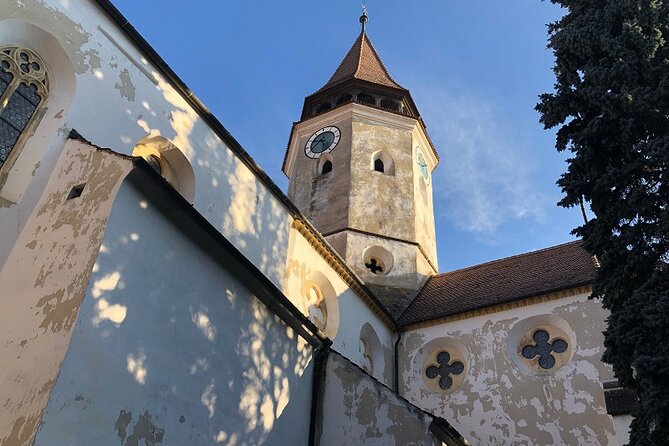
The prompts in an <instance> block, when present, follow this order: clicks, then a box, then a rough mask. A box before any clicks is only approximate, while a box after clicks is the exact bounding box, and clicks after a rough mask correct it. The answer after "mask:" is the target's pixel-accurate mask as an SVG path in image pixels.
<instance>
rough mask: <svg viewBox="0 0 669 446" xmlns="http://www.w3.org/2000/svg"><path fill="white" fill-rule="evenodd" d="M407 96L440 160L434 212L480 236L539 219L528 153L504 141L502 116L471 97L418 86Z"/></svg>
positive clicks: (540, 207) (538, 197) (541, 201)
mask: <svg viewBox="0 0 669 446" xmlns="http://www.w3.org/2000/svg"><path fill="white" fill-rule="evenodd" d="M416 87H418V88H416ZM412 91H413V92H414V96H415V97H416V102H417V103H418V104H420V108H421V114H422V115H423V116H424V117H425V120H426V121H427V122H428V124H429V129H428V131H429V132H430V135H431V137H432V139H433V141H434V143H435V146H436V147H437V150H439V152H440V156H441V163H440V165H439V167H438V168H437V170H436V171H435V178H434V188H435V190H434V192H435V209H436V210H437V211H438V212H441V213H445V214H446V217H447V218H448V219H450V220H451V221H452V222H453V224H454V226H456V227H457V228H459V229H462V230H465V231H468V232H473V233H478V234H479V235H482V236H486V235H491V234H493V233H495V231H496V230H497V229H498V228H499V226H500V225H502V224H504V223H507V222H510V221H514V220H528V219H529V220H535V221H540V220H541V219H542V218H543V217H544V215H545V213H544V209H543V204H544V203H545V202H546V200H545V199H544V198H543V195H544V193H543V192H542V191H539V190H537V189H536V188H535V187H533V184H532V181H531V175H532V173H533V166H532V164H533V163H532V161H531V160H530V159H529V156H528V155H529V154H530V151H529V148H527V147H522V146H521V145H519V144H517V143H516V142H514V141H512V140H511V139H510V138H509V137H508V136H507V133H506V132H505V131H504V130H503V128H504V126H502V125H501V124H500V122H499V121H500V119H499V118H498V117H499V116H501V113H502V112H500V111H499V110H495V107H494V106H493V105H492V104H491V103H489V102H486V101H482V100H480V99H479V98H476V97H475V96H474V95H467V94H463V93H453V92H450V91H447V90H446V89H444V88H431V87H428V86H422V87H421V86H420V84H418V85H415V86H414V87H413V88H412ZM502 121H503V120H502Z"/></svg>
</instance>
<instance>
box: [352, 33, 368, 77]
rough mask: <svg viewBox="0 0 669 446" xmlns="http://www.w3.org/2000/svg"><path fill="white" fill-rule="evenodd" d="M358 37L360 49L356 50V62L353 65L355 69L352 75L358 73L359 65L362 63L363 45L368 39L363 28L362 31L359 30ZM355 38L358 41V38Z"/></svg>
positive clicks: (355, 75) (354, 75)
mask: <svg viewBox="0 0 669 446" xmlns="http://www.w3.org/2000/svg"><path fill="white" fill-rule="evenodd" d="M358 38H359V39H360V51H358V64H357V66H356V67H355V71H354V72H353V77H357V76H358V73H359V72H360V65H362V51H363V46H364V45H365V40H368V39H367V34H366V33H365V30H364V29H363V30H362V31H360V35H359V36H358ZM355 40H356V42H357V41H358V39H355ZM353 44H354V45H355V42H353Z"/></svg>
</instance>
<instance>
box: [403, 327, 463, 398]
mask: <svg viewBox="0 0 669 446" xmlns="http://www.w3.org/2000/svg"><path fill="white" fill-rule="evenodd" d="M444 351H445V352H448V354H449V355H450V357H451V361H450V362H451V363H453V362H455V361H460V362H461V363H462V365H463V366H464V370H463V371H462V373H460V374H459V375H450V376H451V379H452V381H453V384H451V387H449V388H448V389H442V388H441V386H440V385H439V378H432V379H430V378H428V377H427V375H426V370H427V369H428V367H430V366H436V367H439V363H438V362H437V355H439V353H441V352H444ZM470 356H471V354H470V352H469V349H468V348H467V347H466V346H465V345H464V344H463V343H462V342H460V341H459V340H457V339H455V338H450V337H443V338H436V339H432V340H431V341H429V342H428V343H427V344H425V345H424V346H422V347H421V348H419V349H418V352H417V353H416V356H415V360H414V367H417V368H418V373H420V377H421V382H422V383H423V387H424V388H426V389H427V390H428V391H430V392H432V393H440V394H451V393H455V392H457V391H458V390H460V388H461V387H462V385H463V384H464V383H465V381H466V379H467V374H468V373H469V359H470Z"/></svg>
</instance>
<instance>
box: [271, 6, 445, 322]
mask: <svg viewBox="0 0 669 446" xmlns="http://www.w3.org/2000/svg"><path fill="white" fill-rule="evenodd" d="M360 21H361V22H362V25H363V26H362V32H361V33H360V35H358V37H357V39H356V40H355V42H354V43H353V46H352V47H351V49H350V50H349V52H348V53H347V54H346V57H344V59H343V61H342V62H341V63H340V64H339V67H338V68H337V69H336V71H335V72H334V74H333V75H332V77H331V78H330V80H329V81H328V82H327V83H326V84H325V85H324V86H323V87H322V88H321V89H320V90H318V91H316V92H315V93H313V94H311V95H309V96H307V97H306V98H305V100H304V107H303V109H302V116H301V119H300V121H299V122H296V123H295V124H293V128H292V131H291V135H290V141H289V144H288V149H287V152H286V157H285V159H284V164H283V171H284V173H285V174H286V175H287V176H288V178H289V179H290V185H289V188H288V196H289V198H290V199H291V200H292V201H293V203H295V204H296V206H297V207H298V208H299V209H300V210H301V211H302V213H303V214H304V215H305V216H306V217H307V218H308V219H309V220H310V221H311V222H312V223H313V224H314V226H315V227H316V228H317V229H318V230H319V231H320V232H321V234H322V235H323V236H324V237H325V238H326V239H327V240H328V242H329V243H330V244H331V245H332V246H333V247H334V248H335V249H336V250H337V252H338V253H339V254H340V255H341V256H342V257H343V258H344V259H345V261H346V262H347V263H348V264H349V266H350V267H351V268H352V269H353V270H354V271H355V272H356V273H357V274H358V275H359V276H360V278H361V279H362V280H363V281H364V282H365V283H366V284H367V285H368V286H369V288H370V289H371V290H372V291H373V292H374V293H375V294H376V295H377V297H378V298H379V299H380V300H381V301H382V302H383V303H384V304H385V305H386V306H387V307H388V308H389V309H390V311H391V312H393V313H395V314H399V313H401V311H402V310H403V309H404V307H405V306H406V305H407V304H408V301H409V300H410V299H411V298H412V297H413V296H414V295H415V293H416V292H417V291H418V290H419V289H420V288H421V287H422V285H423V283H424V281H425V279H426V278H427V277H429V276H430V275H432V274H435V273H437V271H438V269H437V253H436V241H435V227H434V212H433V203H432V178H431V177H432V171H433V170H434V168H435V167H436V165H437V163H438V162H439V158H438V155H437V152H436V151H435V149H434V147H433V145H432V142H431V141H430V138H429V136H428V135H427V132H426V129H425V125H424V123H423V121H422V119H421V117H420V114H419V113H418V109H417V108H416V105H415V104H414V101H413V99H412V98H411V94H410V93H409V91H408V90H407V89H405V88H404V87H402V86H400V85H399V84H398V83H397V82H395V81H394V80H393V79H392V77H391V76H390V74H389V73H388V71H387V70H386V68H385V66H384V65H383V63H382V62H381V59H380V58H379V55H378V54H377V52H376V50H375V49H374V47H373V46H372V42H371V41H370V40H369V37H368V36H367V34H366V32H365V23H366V21H367V17H366V15H363V16H362V17H361V18H360Z"/></svg>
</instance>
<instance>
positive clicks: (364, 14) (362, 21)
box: [360, 0, 369, 33]
mask: <svg viewBox="0 0 669 446" xmlns="http://www.w3.org/2000/svg"><path fill="white" fill-rule="evenodd" d="M367 20H369V19H368V18H367V7H366V6H365V0H362V15H361V16H360V24H361V25H362V32H363V33H364V32H365V25H366V24H367Z"/></svg>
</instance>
